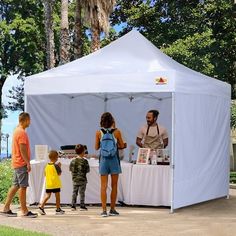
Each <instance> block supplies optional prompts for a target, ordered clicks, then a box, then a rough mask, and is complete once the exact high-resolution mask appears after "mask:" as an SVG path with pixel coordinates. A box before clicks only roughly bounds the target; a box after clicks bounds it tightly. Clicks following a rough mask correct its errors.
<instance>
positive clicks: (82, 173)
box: [69, 144, 90, 211]
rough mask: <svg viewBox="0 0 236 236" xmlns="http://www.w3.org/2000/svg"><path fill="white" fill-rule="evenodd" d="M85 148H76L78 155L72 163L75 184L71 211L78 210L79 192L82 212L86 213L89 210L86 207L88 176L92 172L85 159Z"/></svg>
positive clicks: (78, 146) (77, 146)
mask: <svg viewBox="0 0 236 236" xmlns="http://www.w3.org/2000/svg"><path fill="white" fill-rule="evenodd" d="M85 151H86V149H85V147H84V145H82V144H77V145H76V146H75V152H76V154H77V155H78V156H77V157H76V158H75V159H73V160H72V161H71V163H70V167H69V168H70V171H71V175H72V182H73V195H72V203H71V210H73V211H75V210H76V200H77V196H78V192H79V195H80V210H81V211H86V210H88V209H87V208H86V206H85V203H84V199H85V190H86V184H87V177H86V174H87V173H88V172H89V171H90V168H89V164H88V161H87V160H86V159H85V158H84V155H85Z"/></svg>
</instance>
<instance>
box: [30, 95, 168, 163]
mask: <svg viewBox="0 0 236 236" xmlns="http://www.w3.org/2000/svg"><path fill="white" fill-rule="evenodd" d="M104 96H106V97H107V99H108V100H107V102H104ZM130 96H131V95H129V94H125V93H122V94H119V93H114V94H107V95H104V94H90V95H73V98H72V95H71V96H68V95H43V96H42V95H41V96H35V95H34V96H28V97H27V107H26V110H27V112H29V113H30V114H31V120H32V122H31V126H30V127H29V129H28V132H29V135H30V141H31V149H32V155H33V156H34V145H36V144H47V145H49V146H50V148H53V149H57V150H58V149H59V148H60V146H62V145H67V144H76V143H83V144H86V145H87V146H88V149H89V152H90V153H95V150H94V141H95V131H96V130H97V129H99V128H100V127H99V125H100V124H99V123H100V117H101V114H102V113H103V112H104V111H109V112H111V113H112V114H113V116H114V118H115V120H116V125H117V127H118V128H120V129H121V131H122V133H123V135H124V138H125V139H126V141H127V144H128V148H127V149H126V150H125V154H126V157H125V158H126V160H128V153H129V147H130V145H134V146H135V157H136V155H137V146H136V144H135V141H136V137H137V133H138V130H139V128H140V127H141V126H142V125H143V124H146V113H147V111H148V110H150V109H158V110H159V111H160V115H159V119H158V122H159V123H160V124H161V125H163V126H165V127H166V128H167V130H168V133H169V135H171V112H172V111H171V93H157V94H153V93H146V94H143V93H142V94H133V95H132V96H133V97H134V99H133V100H132V102H130V99H129V97H130ZM170 140H171V138H170ZM169 147H170V145H169Z"/></svg>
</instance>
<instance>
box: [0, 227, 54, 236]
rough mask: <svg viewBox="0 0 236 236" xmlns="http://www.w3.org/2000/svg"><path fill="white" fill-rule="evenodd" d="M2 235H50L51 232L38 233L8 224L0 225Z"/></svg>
mask: <svg viewBox="0 0 236 236" xmlns="http://www.w3.org/2000/svg"><path fill="white" fill-rule="evenodd" d="M0 235H1V236H49V234H43V233H36V232H32V231H26V230H23V229H16V228H12V227H8V226H2V225H0Z"/></svg>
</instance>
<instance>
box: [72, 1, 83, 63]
mask: <svg viewBox="0 0 236 236" xmlns="http://www.w3.org/2000/svg"><path fill="white" fill-rule="evenodd" d="M81 13H82V5H81V0H76V9H75V39H74V56H75V59H77V58H80V57H82V18H81Z"/></svg>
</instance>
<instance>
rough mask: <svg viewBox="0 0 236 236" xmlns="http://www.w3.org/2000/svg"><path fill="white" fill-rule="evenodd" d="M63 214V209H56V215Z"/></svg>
mask: <svg viewBox="0 0 236 236" xmlns="http://www.w3.org/2000/svg"><path fill="white" fill-rule="evenodd" d="M63 214H65V211H63V210H62V209H61V208H59V209H56V215H63Z"/></svg>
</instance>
